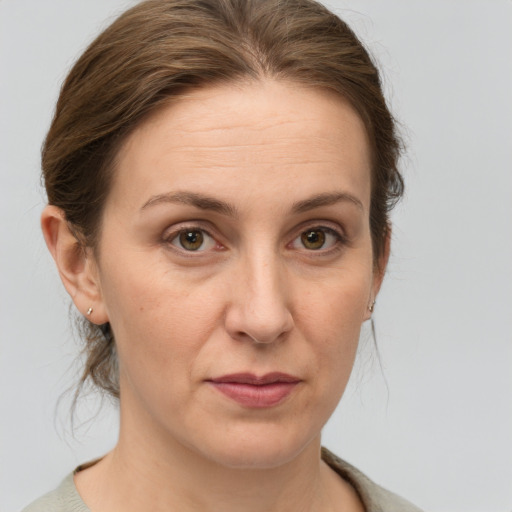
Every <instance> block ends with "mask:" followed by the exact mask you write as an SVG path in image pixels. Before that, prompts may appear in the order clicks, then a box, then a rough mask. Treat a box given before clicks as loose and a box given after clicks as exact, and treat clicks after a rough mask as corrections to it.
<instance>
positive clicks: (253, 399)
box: [207, 372, 300, 409]
mask: <svg viewBox="0 0 512 512" xmlns="http://www.w3.org/2000/svg"><path fill="white" fill-rule="evenodd" d="M207 382H209V383H210V384H211V385H212V386H213V387H214V388H215V389H217V390H218V391H220V392H221V393H223V394H224V395H226V396H227V397H229V398H231V399H232V400H234V401H235V402H238V403H239V404H240V405H244V406H245V407H252V408H260V409H261V408H265V407H272V406H274V405H278V404H279V403H281V402H282V401H283V400H284V399H285V398H286V397H287V396H288V395H289V394H290V393H291V392H292V391H293V389H294V388H295V386H296V385H297V384H298V383H299V382H300V379H299V378H297V377H294V376H292V375H288V374H286V373H279V372H274V373H267V374H266V375H262V376H261V377H258V376H256V375H253V374H251V373H235V374H231V375H224V376H222V377H217V378H215V379H210V380H208V381H207Z"/></svg>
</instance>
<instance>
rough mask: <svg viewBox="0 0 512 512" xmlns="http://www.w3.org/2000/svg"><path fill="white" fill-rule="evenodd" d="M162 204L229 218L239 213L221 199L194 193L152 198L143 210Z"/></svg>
mask: <svg viewBox="0 0 512 512" xmlns="http://www.w3.org/2000/svg"><path fill="white" fill-rule="evenodd" d="M162 203H174V204H186V205H190V206H194V207H195V208H199V209H200V210H210V211H214V212H217V213H220V214H222V215H227V216H229V217H237V216H238V212H237V210H236V208H235V207H234V206H232V205H230V204H228V203H226V202H224V201H221V200H220V199H216V198H214V197H209V196H206V195H203V194H197V193H194V192H174V193H172V192H171V193H169V194H159V195H156V196H152V197H151V198H149V199H148V200H147V201H146V202H145V203H144V204H143V206H142V208H141V210H145V209H147V208H149V207H150V206H155V205H157V204H162Z"/></svg>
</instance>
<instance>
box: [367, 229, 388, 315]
mask: <svg viewBox="0 0 512 512" xmlns="http://www.w3.org/2000/svg"><path fill="white" fill-rule="evenodd" d="M383 243H384V246H383V251H382V254H381V256H380V258H379V261H378V262H377V265H375V268H374V271H373V282H372V289H371V292H370V297H369V301H368V308H367V312H366V318H365V319H366V320H369V319H370V318H371V316H372V313H373V310H374V307H375V302H376V300H377V294H378V293H379V290H380V287H381V285H382V281H383V280H384V275H385V274H386V268H387V266H388V261H389V254H390V250H391V226H388V228H387V229H386V234H385V235H384V241H383Z"/></svg>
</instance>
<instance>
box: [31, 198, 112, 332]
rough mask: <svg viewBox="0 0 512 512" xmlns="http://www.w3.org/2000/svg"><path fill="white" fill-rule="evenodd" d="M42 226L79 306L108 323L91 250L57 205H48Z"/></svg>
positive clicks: (94, 318)
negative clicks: (76, 234) (84, 244)
mask: <svg viewBox="0 0 512 512" xmlns="http://www.w3.org/2000/svg"><path fill="white" fill-rule="evenodd" d="M41 229H42V231H43V235H44V239H45V241H46V245H47V247H48V250H49V251H50V253H51V255H52V256H53V259H54V261H55V264H56V265H57V269H58V271H59V275H60V278H61V280H62V283H63V284H64V287H65V288H66V291H67V292H68V293H69V295H70V297H71V299H72V300H73V302H74V304H75V306H76V307H77V309H78V310H79V311H80V313H81V314H82V315H84V316H87V319H88V320H90V321H91V322H94V323H95V324H103V323H106V322H108V315H107V313H106V309H105V306H104V303H103V297H102V294H101V287H100V282H99V278H98V272H97V267H96V262H95V260H94V257H93V254H92V251H91V249H90V248H87V247H84V246H83V244H81V243H80V241H79V240H78V238H77V237H76V236H75V234H74V233H73V232H72V231H71V229H70V226H69V223H68V222H67V220H66V218H65V215H64V212H63V211H62V210H61V209H60V208H58V207H56V206H53V205H48V206H46V208H45V209H44V210H43V213H42V215H41ZM89 310H90V311H91V312H90V313H89V314H88V311H89Z"/></svg>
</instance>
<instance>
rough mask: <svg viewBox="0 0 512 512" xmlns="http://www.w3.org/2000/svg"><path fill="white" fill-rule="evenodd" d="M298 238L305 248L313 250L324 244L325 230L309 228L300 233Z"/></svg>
mask: <svg viewBox="0 0 512 512" xmlns="http://www.w3.org/2000/svg"><path fill="white" fill-rule="evenodd" d="M300 239H301V242H302V245H303V246H304V247H305V248H306V249H310V250H313V251H314V250H318V249H321V248H322V247H323V246H324V244H325V232H324V231H322V230H321V229H311V230H309V231H304V233H302V234H301V235H300Z"/></svg>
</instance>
